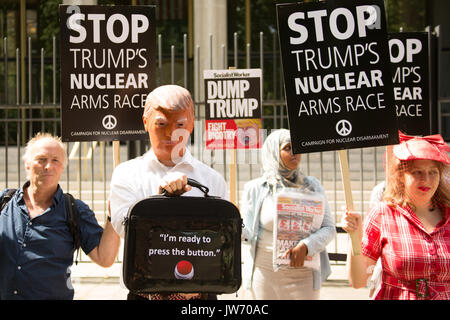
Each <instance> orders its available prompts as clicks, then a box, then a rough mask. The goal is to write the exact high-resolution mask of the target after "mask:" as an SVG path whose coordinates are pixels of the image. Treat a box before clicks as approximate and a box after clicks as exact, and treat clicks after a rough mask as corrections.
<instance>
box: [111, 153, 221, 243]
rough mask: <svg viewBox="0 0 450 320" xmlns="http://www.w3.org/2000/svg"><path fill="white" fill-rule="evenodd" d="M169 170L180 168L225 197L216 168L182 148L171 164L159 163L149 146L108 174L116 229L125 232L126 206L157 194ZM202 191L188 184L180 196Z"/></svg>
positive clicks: (197, 193) (113, 222) (112, 218)
mask: <svg viewBox="0 0 450 320" xmlns="http://www.w3.org/2000/svg"><path fill="white" fill-rule="evenodd" d="M169 172H181V173H184V174H185V175H186V176H187V177H188V178H192V179H195V180H197V181H198V182H200V183H201V184H203V185H204V186H206V187H208V188H209V193H208V194H209V195H211V196H218V197H221V198H222V199H226V200H228V192H227V184H226V182H225V179H224V178H223V177H222V175H221V174H219V173H218V172H217V171H216V170H214V169H212V168H211V167H209V166H207V165H206V164H204V163H202V162H200V161H199V160H197V159H195V158H194V157H192V155H191V153H190V152H189V150H188V149H186V151H185V153H184V155H183V157H182V158H181V159H180V161H179V162H178V163H177V164H176V165H175V166H173V167H167V166H165V165H163V164H162V163H161V162H159V160H158V159H157V158H156V155H155V153H154V152H153V149H150V150H149V151H148V152H147V153H145V154H144V155H142V156H140V157H137V158H134V159H132V160H128V161H126V162H123V163H121V164H119V165H118V166H117V167H116V168H115V169H114V172H113V174H112V178H111V190H110V194H109V199H110V206H111V224H112V225H113V227H114V229H115V230H116V232H117V233H118V234H119V235H120V236H121V237H124V236H125V228H124V224H123V221H124V219H125V218H126V217H127V216H128V209H129V208H130V207H131V206H132V205H133V204H134V203H136V202H137V201H139V200H142V199H144V198H147V197H149V196H152V195H156V194H158V187H159V183H160V181H161V179H162V178H163V177H164V176H165V175H166V174H168V173H169ZM203 195H204V194H203V192H202V191H200V190H199V189H198V188H195V187H192V189H191V191H189V192H185V193H184V194H183V196H194V197H196V196H200V197H201V196H203Z"/></svg>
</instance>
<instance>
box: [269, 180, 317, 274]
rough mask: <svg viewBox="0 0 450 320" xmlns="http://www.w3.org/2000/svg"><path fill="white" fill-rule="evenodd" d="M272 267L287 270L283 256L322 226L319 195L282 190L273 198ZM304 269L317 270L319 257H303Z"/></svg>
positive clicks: (287, 262)
mask: <svg viewBox="0 0 450 320" xmlns="http://www.w3.org/2000/svg"><path fill="white" fill-rule="evenodd" d="M274 205H275V208H276V209H275V212H276V214H275V215H274V227H273V267H274V270H275V271H277V270H278V269H279V268H290V266H289V264H290V258H289V256H285V253H286V252H287V251H288V250H289V249H290V248H292V247H295V246H296V245H297V244H298V243H299V241H300V240H302V239H304V238H306V237H308V236H309V235H310V234H311V233H313V232H315V231H317V230H318V229H319V228H320V226H321V225H322V220H323V215H324V210H325V200H324V197H323V196H322V195H321V194H317V193H302V192H300V191H299V190H297V189H290V188H286V189H284V190H282V191H280V192H278V193H275V195H274ZM304 266H305V267H309V268H312V269H316V270H318V269H320V256H319V254H315V255H314V256H312V257H311V256H306V258H305V262H304Z"/></svg>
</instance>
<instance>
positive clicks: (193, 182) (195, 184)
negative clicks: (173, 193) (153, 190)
mask: <svg viewBox="0 0 450 320" xmlns="http://www.w3.org/2000/svg"><path fill="white" fill-rule="evenodd" d="M187 184H188V185H190V186H192V187H196V188H199V189H200V191H202V192H203V193H204V194H205V197H209V195H208V192H209V188H208V187H206V186H204V185H202V184H201V183H200V182H198V181H197V180H195V179H192V178H187ZM162 195H163V196H170V195H169V194H168V193H167V191H166V190H165V189H164V190H163V192H162Z"/></svg>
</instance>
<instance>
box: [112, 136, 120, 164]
mask: <svg viewBox="0 0 450 320" xmlns="http://www.w3.org/2000/svg"><path fill="white" fill-rule="evenodd" d="M113 155H114V161H113V164H114V168H115V167H117V166H118V165H119V163H120V141H117V140H114V141H113Z"/></svg>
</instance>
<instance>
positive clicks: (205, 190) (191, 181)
mask: <svg viewBox="0 0 450 320" xmlns="http://www.w3.org/2000/svg"><path fill="white" fill-rule="evenodd" d="M187 183H188V184H189V185H191V186H193V187H196V188H199V189H200V190H201V191H202V192H203V193H204V194H205V197H208V192H209V188H208V187H207V186H204V185H202V184H201V183H200V182H198V181H197V180H194V179H192V178H188V179H187Z"/></svg>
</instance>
